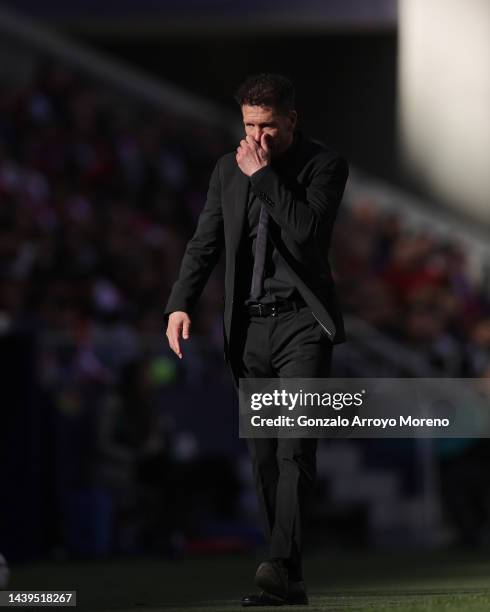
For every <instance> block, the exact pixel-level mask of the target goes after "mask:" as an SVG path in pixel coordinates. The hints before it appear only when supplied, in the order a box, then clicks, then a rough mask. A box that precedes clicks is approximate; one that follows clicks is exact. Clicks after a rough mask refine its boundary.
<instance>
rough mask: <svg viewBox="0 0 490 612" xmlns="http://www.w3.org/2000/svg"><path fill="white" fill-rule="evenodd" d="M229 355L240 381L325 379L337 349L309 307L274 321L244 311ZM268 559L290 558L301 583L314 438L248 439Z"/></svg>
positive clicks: (292, 570)
mask: <svg viewBox="0 0 490 612" xmlns="http://www.w3.org/2000/svg"><path fill="white" fill-rule="evenodd" d="M236 333H237V336H238V338H237V339H236V341H235V343H234V347H235V349H234V351H233V353H232V354H231V355H230V366H231V369H232V373H233V377H234V382H235V387H236V389H237V391H238V382H239V380H238V379H239V378H276V377H278V378H279V377H280V378H326V377H328V376H330V369H331V360H332V350H333V345H332V343H331V342H330V340H329V338H328V336H327V335H326V334H325V332H323V331H322V329H321V327H320V325H319V323H318V322H317V320H316V319H315V317H314V316H313V314H312V313H311V311H310V309H309V307H308V306H306V305H305V306H300V307H297V308H296V309H295V310H291V311H287V312H282V313H278V314H277V315H276V316H274V317H273V316H268V317H258V316H250V315H248V314H246V313H245V312H244V314H243V320H242V322H241V329H240V330H239V331H237V332H236ZM247 444H248V449H249V452H250V456H251V460H252V466H253V473H254V480H255V486H256V490H257V496H258V500H259V504H260V506H261V510H262V513H263V517H264V522H265V532H266V536H267V539H268V542H269V546H270V557H281V558H283V559H286V566H287V567H288V570H289V577H290V579H291V580H302V562H301V550H302V549H301V533H302V531H303V527H304V519H305V513H306V509H307V503H308V498H309V497H310V494H311V491H312V489H313V484H314V481H315V476H316V449H317V444H318V440H317V439H316V438H291V439H289V438H247Z"/></svg>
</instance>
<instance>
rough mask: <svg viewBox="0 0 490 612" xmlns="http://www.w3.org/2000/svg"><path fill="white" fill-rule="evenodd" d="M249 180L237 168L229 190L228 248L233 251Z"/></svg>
mask: <svg viewBox="0 0 490 612" xmlns="http://www.w3.org/2000/svg"><path fill="white" fill-rule="evenodd" d="M249 190H250V180H249V178H248V176H247V175H246V174H243V172H242V171H241V170H240V169H237V171H236V173H235V176H234V179H233V183H232V186H231V190H230V196H231V198H230V200H229V201H230V202H231V203H232V206H231V211H232V212H231V223H230V248H231V250H232V252H233V253H236V252H237V251H238V247H239V245H240V238H241V235H242V229H243V222H244V219H245V213H246V210H247V203H248V196H249Z"/></svg>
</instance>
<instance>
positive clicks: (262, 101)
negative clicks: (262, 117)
mask: <svg viewBox="0 0 490 612" xmlns="http://www.w3.org/2000/svg"><path fill="white" fill-rule="evenodd" d="M234 97H235V100H236V101H237V102H238V104H239V105H240V107H241V106H243V105H244V104H247V105H249V106H270V107H272V108H274V109H276V110H277V111H278V112H280V113H283V114H285V115H287V114H288V113H289V111H292V110H294V105H295V99H294V98H295V92H294V85H293V83H292V81H291V80H290V79H288V78H287V77H285V76H283V75H282V74H276V73H271V72H262V73H260V74H253V75H250V76H248V77H247V78H246V79H245V81H244V82H243V83H242V84H241V85H240V86H239V87H238V89H237V90H236V92H235V96H234Z"/></svg>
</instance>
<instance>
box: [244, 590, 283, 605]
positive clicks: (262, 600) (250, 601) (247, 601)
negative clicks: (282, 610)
mask: <svg viewBox="0 0 490 612" xmlns="http://www.w3.org/2000/svg"><path fill="white" fill-rule="evenodd" d="M241 603H242V606H243V607H244V608H253V607H258V606H283V605H284V604H285V603H286V602H285V601H284V599H281V598H280V597H276V596H275V595H270V594H269V593H266V592H265V591H261V592H260V593H259V594H258V595H256V594H255V593H254V594H252V595H245V596H244V597H242V602H241Z"/></svg>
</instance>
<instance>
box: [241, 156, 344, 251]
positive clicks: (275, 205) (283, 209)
mask: <svg viewBox="0 0 490 612" xmlns="http://www.w3.org/2000/svg"><path fill="white" fill-rule="evenodd" d="M348 176H349V166H348V163H347V161H346V160H345V159H344V158H343V157H339V156H337V157H334V158H330V159H323V158H321V159H320V160H318V163H317V165H316V168H315V169H314V170H313V173H312V177H311V180H310V182H309V184H308V185H307V186H306V189H304V193H302V194H301V195H299V193H295V192H293V191H292V190H291V189H290V188H289V187H288V186H287V185H285V183H284V181H283V180H282V179H281V177H280V176H279V175H278V174H277V172H275V171H274V169H273V168H272V167H271V166H266V167H264V168H262V169H261V170H259V171H258V172H256V173H255V174H252V176H251V177H250V183H251V188H252V190H253V191H254V193H255V194H256V195H257V197H258V198H260V200H261V201H262V202H264V203H265V205H266V206H267V208H268V211H269V213H270V215H271V217H272V218H273V219H274V221H275V222H276V223H277V224H278V225H279V226H280V227H281V228H282V229H284V230H286V231H287V232H288V233H289V234H290V235H291V237H292V238H293V239H294V240H295V241H296V242H298V243H299V244H306V243H307V242H308V241H310V240H311V239H313V238H314V237H315V236H316V235H317V233H318V232H319V231H321V228H323V227H325V225H324V224H325V223H327V222H328V221H333V219H334V218H335V215H336V212H337V208H338V206H339V204H340V201H341V199H342V195H343V193H344V189H345V185H346V182H347V178H348Z"/></svg>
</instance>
